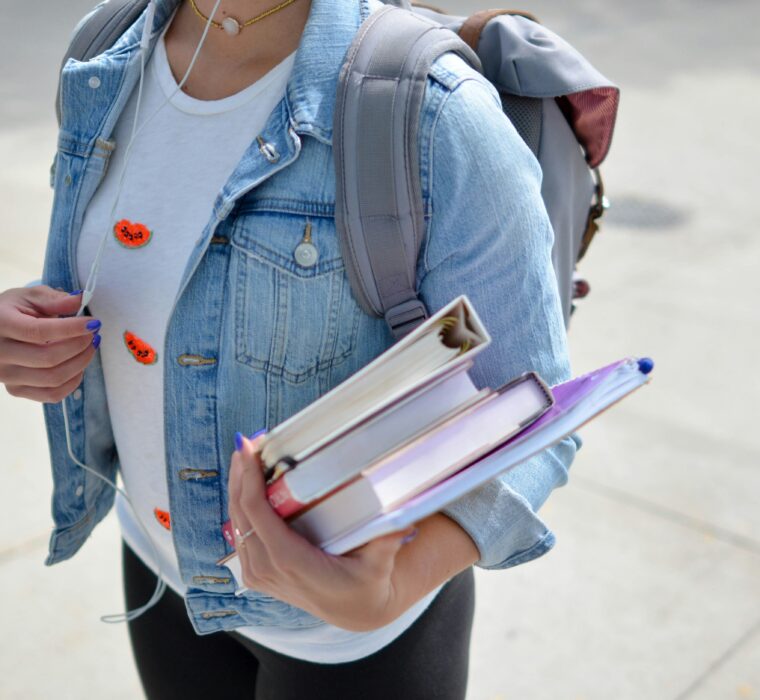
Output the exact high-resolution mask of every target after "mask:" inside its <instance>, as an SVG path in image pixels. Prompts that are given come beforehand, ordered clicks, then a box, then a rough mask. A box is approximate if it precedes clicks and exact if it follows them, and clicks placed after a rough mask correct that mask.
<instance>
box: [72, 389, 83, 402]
mask: <svg viewBox="0 0 760 700" xmlns="http://www.w3.org/2000/svg"><path fill="white" fill-rule="evenodd" d="M71 396H72V398H73V399H74V400H75V401H79V399H81V398H82V390H81V389H77V390H76V391H75V392H74V393H73V394H72V395H71Z"/></svg>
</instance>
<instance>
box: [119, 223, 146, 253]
mask: <svg viewBox="0 0 760 700" xmlns="http://www.w3.org/2000/svg"><path fill="white" fill-rule="evenodd" d="M113 235H114V236H115V237H116V240H117V241H119V243H121V244H122V245H123V246H124V247H125V248H142V246H144V245H147V244H148V243H149V242H150V239H151V238H152V236H153V231H151V230H150V229H149V228H148V227H147V226H145V225H144V224H138V223H137V222H134V223H133V222H131V221H129V219H121V221H117V222H116V223H115V224H114V227H113Z"/></svg>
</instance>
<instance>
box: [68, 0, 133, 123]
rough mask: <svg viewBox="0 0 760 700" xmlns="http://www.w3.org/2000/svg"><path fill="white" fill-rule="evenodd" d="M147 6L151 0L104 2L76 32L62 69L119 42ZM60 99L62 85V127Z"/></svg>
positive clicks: (85, 18)
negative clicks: (73, 61)
mask: <svg viewBox="0 0 760 700" xmlns="http://www.w3.org/2000/svg"><path fill="white" fill-rule="evenodd" d="M147 4H148V0H106V1H105V2H102V3H100V5H98V6H97V7H95V9H94V10H92V12H90V13H89V14H88V15H86V16H85V17H84V18H83V19H82V21H81V22H80V23H79V24H78V25H77V27H76V29H74V34H73V35H72V37H71V42H70V43H69V47H68V49H66V53H65V54H64V56H63V61H61V70H63V67H64V66H65V65H66V61H68V60H69V59H70V58H75V59H76V60H78V61H87V60H89V59H90V58H92V57H93V56H97V55H98V54H100V53H103V51H105V50H106V49H108V48H110V47H111V46H113V45H114V43H115V42H116V40H117V39H118V38H119V37H120V36H121V35H122V34H123V33H124V32H125V31H126V30H127V29H128V28H129V27H130V26H132V24H134V22H135V20H136V19H137V18H138V17H139V16H140V14H142V12H143V10H145V7H146V6H147ZM59 76H60V71H59ZM59 81H60V77H59ZM60 100H61V97H60V85H59V89H58V91H57V93H56V100H55V113H56V116H57V117H58V123H59V124H60V122H61V102H60Z"/></svg>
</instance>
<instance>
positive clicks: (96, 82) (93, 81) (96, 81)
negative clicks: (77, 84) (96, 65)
mask: <svg viewBox="0 0 760 700" xmlns="http://www.w3.org/2000/svg"><path fill="white" fill-rule="evenodd" d="M87 84H88V85H89V86H90V87H91V88H92V89H93V90H97V89H98V88H99V87H100V78H98V76H97V75H93V76H92V77H91V78H90V79H89V80H88V81H87Z"/></svg>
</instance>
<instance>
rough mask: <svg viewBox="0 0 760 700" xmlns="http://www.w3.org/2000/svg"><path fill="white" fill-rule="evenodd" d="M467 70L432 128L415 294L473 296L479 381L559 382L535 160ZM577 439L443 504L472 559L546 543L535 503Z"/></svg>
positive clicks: (560, 355) (505, 559)
mask: <svg viewBox="0 0 760 700" xmlns="http://www.w3.org/2000/svg"><path fill="white" fill-rule="evenodd" d="M472 76H473V77H468V78H466V79H464V80H463V81H462V82H460V83H459V84H458V85H457V86H456V87H455V89H454V90H452V91H451V92H450V93H449V94H448V96H447V97H446V98H445V102H444V103H443V105H442V106H441V108H440V111H439V112H438V119H437V122H436V125H435V128H434V132H433V136H432V152H431V154H430V168H431V171H430V173H429V178H430V179H429V182H430V191H431V193H432V195H431V196H432V202H431V204H432V216H431V217H430V219H429V222H428V230H427V235H426V240H425V242H424V244H423V249H422V251H421V254H420V262H419V269H418V281H419V282H418V284H419V292H420V297H421V298H422V299H423V301H424V302H425V304H426V305H427V307H428V309H429V311H430V312H431V313H433V312H434V311H436V310H437V309H439V308H440V307H441V306H443V305H444V304H445V303H447V302H449V301H450V300H451V299H452V298H454V297H455V296H457V295H459V294H467V296H468V297H469V298H470V300H471V301H472V303H473V305H474V307H475V309H476V310H477V312H478V314H479V315H480V316H481V318H482V320H483V322H484V324H485V326H486V328H487V329H488V331H489V332H490V334H491V336H492V338H493V342H492V344H491V346H490V347H489V348H487V349H486V350H485V351H484V352H483V353H482V354H481V355H480V356H479V357H478V359H477V360H476V362H475V366H474V368H473V369H472V370H471V375H472V377H473V380H474V381H475V383H476V384H477V385H478V386H481V387H482V386H486V385H488V386H491V387H497V386H499V385H500V384H502V383H504V382H505V381H507V380H508V379H511V378H512V377H514V376H516V375H518V374H520V373H521V372H524V371H526V370H535V371H537V372H538V373H539V374H540V375H541V376H542V377H543V378H544V379H545V380H546V381H547V382H548V383H549V384H554V383H556V382H559V381H562V380H565V379H567V378H568V377H569V375H570V368H569V360H568V355H567V346H566V335H565V327H564V322H563V318H562V312H561V308H560V302H559V296H558V292H557V282H556V278H555V275H554V271H553V268H552V262H551V247H552V241H553V233H552V230H551V226H550V223H549V219H548V217H547V214H546V210H545V208H544V204H543V200H542V199H541V171H540V167H539V165H538V162H537V161H536V159H535V158H534V157H533V154H532V153H531V152H530V151H529V149H528V148H527V147H526V146H525V144H524V143H523V141H522V140H521V138H520V137H519V135H518V134H517V132H516V131H515V130H514V128H513V127H512V125H511V123H510V122H509V120H508V119H507V117H505V116H504V114H503V112H502V111H501V106H500V102H499V98H498V95H497V93H496V91H495V90H494V88H493V87H492V86H491V85H490V84H489V83H487V82H486V81H485V80H484V79H483V78H480V76H478V75H477V74H475V73H474V72H473V73H472ZM579 444H580V441H579V440H578V439H577V438H575V437H569V438H566V439H565V440H563V441H562V442H561V443H559V444H557V445H556V446H554V447H552V448H550V449H547V450H545V451H544V452H543V453H541V454H539V455H537V456H536V457H533V458H532V459H530V460H528V461H526V462H524V463H523V464H521V465H519V466H518V467H516V468H515V469H513V470H511V471H510V472H507V473H506V474H504V475H502V476H501V477H498V478H496V479H494V480H492V481H491V482H489V483H487V484H485V485H484V486H482V487H480V488H479V489H477V490H475V491H473V492H471V493H469V494H467V495H466V496H464V497H462V498H460V499H458V500H457V501H455V502H453V503H452V504H450V505H449V506H448V507H446V508H445V509H444V510H443V512H444V513H445V514H446V515H448V516H449V517H451V518H452V519H454V520H455V521H456V522H457V523H459V525H460V526H461V527H462V528H463V529H464V530H465V531H466V532H467V533H468V534H469V535H470V537H471V538H472V539H473V541H474V542H475V544H476V545H477V547H478V550H479V552H480V560H479V561H478V562H477V565H478V566H480V567H482V568H487V569H504V568H508V567H510V566H515V565H517V564H520V563H523V562H526V561H529V560H530V559H534V558H536V557H538V556H540V555H542V554H543V553H545V552H546V551H548V550H549V549H550V548H551V547H552V545H553V544H554V535H553V533H552V532H551V531H550V530H549V529H548V528H547V527H546V525H545V524H544V523H543V521H542V520H541V519H540V518H539V517H538V516H537V515H536V511H537V510H538V509H539V507H540V506H541V505H542V504H543V503H544V501H545V500H546V499H547V497H548V496H549V494H550V493H551V492H552V490H553V489H554V488H556V487H557V486H561V485H562V484H564V483H565V482H566V481H567V469H568V467H569V466H570V463H571V462H572V460H573V457H574V455H575V451H576V448H577V447H578V446H579Z"/></svg>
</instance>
